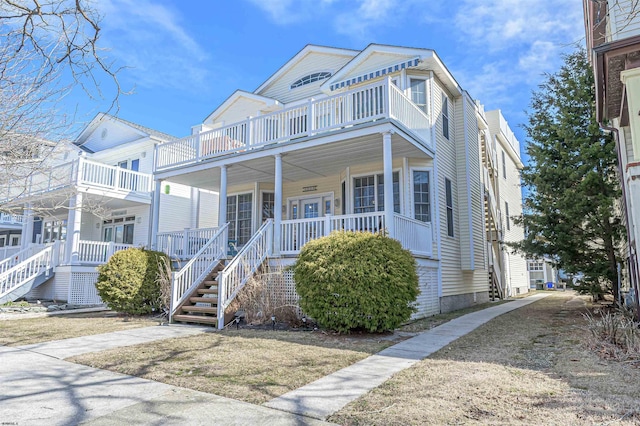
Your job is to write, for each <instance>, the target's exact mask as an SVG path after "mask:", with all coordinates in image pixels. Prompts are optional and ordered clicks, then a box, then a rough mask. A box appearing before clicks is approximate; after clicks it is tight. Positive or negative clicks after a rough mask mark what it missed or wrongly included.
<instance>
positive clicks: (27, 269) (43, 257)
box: [0, 245, 55, 300]
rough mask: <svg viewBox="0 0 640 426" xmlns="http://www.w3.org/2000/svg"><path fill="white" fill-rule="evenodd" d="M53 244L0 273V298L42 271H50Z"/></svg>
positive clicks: (52, 263)
mask: <svg viewBox="0 0 640 426" xmlns="http://www.w3.org/2000/svg"><path fill="white" fill-rule="evenodd" d="M53 254H54V246H53V245H49V246H47V247H45V248H44V249H42V250H40V251H39V252H38V253H36V254H34V255H33V256H31V257H29V258H27V259H25V260H24V261H22V262H20V263H19V264H17V265H15V266H13V267H12V268H10V269H8V270H7V271H5V272H3V273H1V274H0V300H3V299H4V297H5V296H7V295H8V294H9V293H10V292H11V291H13V290H14V289H16V288H18V287H20V286H21V285H23V284H26V283H27V282H29V281H30V280H32V279H34V278H36V277H37V276H38V275H40V274H41V273H43V272H46V273H47V274H49V273H50V270H51V268H53V267H54V266H55V264H54V255H53Z"/></svg>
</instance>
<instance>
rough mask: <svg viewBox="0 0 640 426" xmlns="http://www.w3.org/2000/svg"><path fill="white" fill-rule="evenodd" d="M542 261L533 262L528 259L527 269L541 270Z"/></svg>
mask: <svg viewBox="0 0 640 426" xmlns="http://www.w3.org/2000/svg"><path fill="white" fill-rule="evenodd" d="M543 265H544V264H543V263H542V262H535V261H532V260H530V261H529V270H530V271H542V270H544V269H543Z"/></svg>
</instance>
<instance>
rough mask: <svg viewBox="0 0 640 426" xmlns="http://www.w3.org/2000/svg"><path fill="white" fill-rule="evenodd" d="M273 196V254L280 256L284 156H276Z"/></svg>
mask: <svg viewBox="0 0 640 426" xmlns="http://www.w3.org/2000/svg"><path fill="white" fill-rule="evenodd" d="M275 158H276V170H275V179H274V180H275V182H274V187H273V190H274V196H273V254H274V255H278V254H280V238H281V237H280V225H281V223H282V154H276V155H275Z"/></svg>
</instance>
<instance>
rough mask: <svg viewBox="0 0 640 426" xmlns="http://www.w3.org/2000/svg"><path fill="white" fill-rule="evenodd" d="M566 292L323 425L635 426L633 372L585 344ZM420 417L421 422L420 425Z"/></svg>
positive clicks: (575, 301)
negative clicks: (502, 425)
mask: <svg viewBox="0 0 640 426" xmlns="http://www.w3.org/2000/svg"><path fill="white" fill-rule="evenodd" d="M586 300H587V298H586V297H578V296H576V295H575V294H574V293H573V292H566V293H565V292H558V293H552V294H551V295H550V297H547V298H545V299H542V300H540V301H538V302H536V303H533V304H531V305H528V306H526V307H523V308H520V309H518V310H516V311H513V312H511V313H508V314H505V315H502V316H500V317H498V318H496V319H494V320H493V321H490V322H489V323H487V324H486V325H484V326H482V327H479V328H478V329H476V330H475V331H473V332H472V333H469V334H468V335H466V336H464V337H462V338H460V339H458V340H456V341H455V342H453V343H452V344H450V345H448V346H446V347H445V348H443V349H442V350H440V351H438V352H436V353H435V354H433V355H432V356H431V357H429V358H427V359H425V360H423V361H421V362H419V363H417V364H416V365H414V366H413V367H411V368H409V369H407V370H405V371H403V372H401V373H399V374H397V375H395V376H394V377H393V378H392V379H391V380H389V381H387V382H385V383H384V384H383V385H382V386H380V387H378V388H376V389H374V390H373V391H371V392H369V393H368V394H366V395H364V396H363V397H362V398H360V399H358V400H356V401H354V402H353V403H351V404H349V405H348V406H346V407H345V408H344V409H342V410H341V411H340V412H338V413H336V414H335V415H333V416H332V417H330V418H329V420H330V421H333V422H336V423H339V424H344V425H362V424H366V425H376V424H383V425H387V424H403V425H405V424H406V425H412V424H415V425H418V424H424V423H425V422H427V423H429V424H474V425H475V424H479V425H480V424H521V425H525V424H527V425H528V424H551V425H552V424H556V425H564V424H611V425H614V424H615V425H622V424H629V425H632V424H633V425H636V424H639V423H640V407H639V406H638V403H637V401H638V400H640V370H638V369H634V368H632V367H630V366H629V365H627V364H624V363H616V362H610V361H606V360H603V359H601V358H600V357H598V356H597V354H594V353H593V352H591V351H590V350H589V349H588V348H587V347H586V342H587V341H588V338H589V336H588V334H589V332H588V330H587V329H586V324H585V319H584V318H583V316H582V313H583V312H584V311H585V305H586V303H587V302H586ZM427 419H428V421H427Z"/></svg>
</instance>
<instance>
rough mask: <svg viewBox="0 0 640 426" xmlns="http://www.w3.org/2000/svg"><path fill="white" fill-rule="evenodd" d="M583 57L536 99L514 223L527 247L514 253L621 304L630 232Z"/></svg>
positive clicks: (550, 78) (552, 78)
mask: <svg viewBox="0 0 640 426" xmlns="http://www.w3.org/2000/svg"><path fill="white" fill-rule="evenodd" d="M586 58H587V56H586V54H585V52H584V51H583V50H582V49H579V50H577V51H575V52H574V53H572V54H569V55H566V56H565V57H564V64H563V66H562V67H561V68H560V71H558V72H557V73H555V74H550V75H547V78H546V80H545V82H544V83H543V84H541V85H540V86H539V90H538V91H536V92H534V93H533V96H532V100H531V104H530V111H529V112H528V124H527V125H525V130H526V132H527V136H528V146H527V153H528V154H529V157H530V162H529V165H527V166H526V167H525V168H524V169H523V171H522V183H523V186H524V187H525V188H527V189H528V191H527V192H526V196H525V199H524V209H523V214H522V216H521V217H519V218H514V219H515V220H516V222H517V223H520V224H522V225H523V226H524V228H525V239H524V240H523V241H522V242H520V243H518V244H514V245H513V247H514V248H516V249H517V250H519V251H521V252H523V253H525V254H526V255H528V256H530V257H532V258H543V257H544V258H548V259H551V260H552V261H553V262H554V263H556V265H557V266H558V267H559V268H561V269H563V270H564V271H566V272H567V273H570V274H578V273H582V274H584V280H583V289H587V290H588V291H589V292H590V293H592V294H594V295H595V294H600V293H601V292H612V293H613V294H614V296H616V297H617V266H618V261H619V251H620V247H621V245H622V241H623V239H624V236H625V229H624V227H623V225H622V220H621V217H620V214H619V210H618V209H617V207H616V205H617V202H618V200H619V199H620V197H621V192H620V185H619V180H618V174H617V157H616V148H615V142H614V140H613V138H612V137H611V136H610V135H607V134H604V133H603V132H602V131H601V130H600V129H599V126H598V123H597V122H596V120H595V102H594V100H595V89H594V79H593V74H592V71H591V67H590V66H589V64H588V62H587V59H586Z"/></svg>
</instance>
